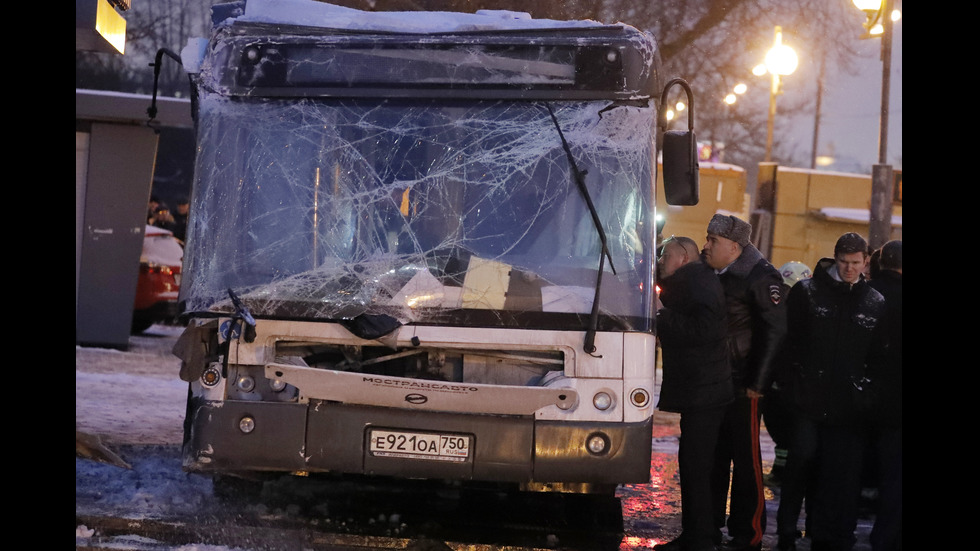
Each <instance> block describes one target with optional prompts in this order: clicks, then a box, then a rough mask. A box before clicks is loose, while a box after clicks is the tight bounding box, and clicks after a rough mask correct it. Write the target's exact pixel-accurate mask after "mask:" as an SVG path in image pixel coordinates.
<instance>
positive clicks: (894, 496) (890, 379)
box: [870, 240, 902, 551]
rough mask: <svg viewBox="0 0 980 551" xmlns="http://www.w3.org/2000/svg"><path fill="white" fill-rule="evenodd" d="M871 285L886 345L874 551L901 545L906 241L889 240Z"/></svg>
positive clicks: (875, 416)
mask: <svg viewBox="0 0 980 551" xmlns="http://www.w3.org/2000/svg"><path fill="white" fill-rule="evenodd" d="M878 251H879V252H880V256H879V257H878V263H879V265H878V267H879V270H878V271H877V272H876V273H875V275H874V276H872V279H871V281H870V285H871V286H872V287H874V288H875V290H877V291H878V292H879V293H881V294H882V296H884V297H885V328H886V329H885V334H886V338H887V341H888V343H887V350H886V352H885V361H884V363H879V364H876V365H873V366H871V367H872V369H871V376H870V379H871V386H872V388H874V389H875V393H876V398H877V400H876V402H875V405H874V408H873V409H872V413H871V441H872V444H873V445H874V451H875V454H876V455H877V460H878V465H877V471H878V480H877V482H878V509H877V511H876V514H875V523H874V527H873V528H872V529H871V548H872V549H873V550H874V551H895V550H898V549H901V548H902V241H901V240H893V241H889V242H888V243H885V244H884V245H883V246H882V247H881V248H880V249H878Z"/></svg>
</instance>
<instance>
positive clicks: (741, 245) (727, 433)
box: [703, 214, 786, 551]
mask: <svg viewBox="0 0 980 551" xmlns="http://www.w3.org/2000/svg"><path fill="white" fill-rule="evenodd" d="M751 234H752V226H751V225H749V223H748V222H745V221H743V220H741V219H739V218H737V217H735V216H731V215H723V214H716V215H714V216H713V217H712V218H711V221H710V222H709V223H708V236H707V239H706V241H705V244H704V252H703V254H704V260H705V262H707V264H708V265H709V266H711V267H712V268H714V269H715V272H716V273H718V277H719V278H720V279H721V284H722V287H723V288H724V289H725V300H726V303H727V305H726V307H727V317H728V330H727V339H728V343H727V345H728V354H729V358H730V362H731V366H732V383H733V385H734V387H735V401H734V402H732V403H731V404H730V405H729V406H728V408H727V410H726V412H725V418H724V419H723V421H722V428H721V437H720V439H719V441H718V447H717V448H716V451H715V467H714V470H713V473H712V482H711V487H712V493H713V494H714V495H713V503H712V506H713V507H714V515H715V525H716V526H717V527H718V528H721V527H722V526H725V524H726V521H725V512H726V503H727V502H728V488H729V482H731V503H730V506H729V507H728V510H729V514H728V520H727V525H728V535H729V536H731V538H732V540H731V541H730V542H729V549H732V550H738V551H742V550H744V551H759V550H760V549H762V536H763V534H764V533H765V531H766V499H765V492H764V486H763V482H762V475H763V473H762V453H761V450H760V447H759V429H760V424H761V419H762V410H761V409H760V404H759V401H760V400H761V399H762V397H763V394H764V392H765V390H766V389H768V388H769V387H770V386H771V384H772V375H773V373H772V372H773V368H774V366H775V359H776V356H777V354H778V353H779V349H780V346H781V345H782V340H783V336H784V334H785V332H786V316H785V307H784V304H783V300H782V292H783V278H782V276H781V275H780V273H779V271H778V270H776V268H774V267H773V265H772V264H770V263H769V261H768V260H766V258H765V257H764V256H763V255H762V253H761V252H759V250H758V249H756V248H755V246H753V245H752V243H751V242H750V241H749V238H750V237H751Z"/></svg>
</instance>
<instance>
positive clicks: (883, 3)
mask: <svg viewBox="0 0 980 551" xmlns="http://www.w3.org/2000/svg"><path fill="white" fill-rule="evenodd" d="M853 2H854V5H855V6H857V7H858V9H860V10H862V11H863V12H864V13H865V14H866V15H867V21H866V22H865V25H864V26H865V28H866V29H867V30H868V32H869V34H868V35H867V37H868V38H870V37H872V36H873V35H872V34H871V29H872V27H873V26H874V25H875V24H876V23H878V22H879V20H881V25H882V29H883V31H882V33H881V113H880V117H879V133H878V164H876V165H874V167H873V168H872V170H871V217H870V223H869V225H868V245H869V246H870V247H871V248H872V249H877V248H878V247H881V246H882V245H884V244H885V242H886V241H888V240H889V239H891V233H892V193H893V189H894V186H895V182H894V180H895V177H894V172H893V170H892V166H891V165H890V164H888V102H889V92H890V89H891V72H892V17H891V11H892V10H891V5H892V0H853Z"/></svg>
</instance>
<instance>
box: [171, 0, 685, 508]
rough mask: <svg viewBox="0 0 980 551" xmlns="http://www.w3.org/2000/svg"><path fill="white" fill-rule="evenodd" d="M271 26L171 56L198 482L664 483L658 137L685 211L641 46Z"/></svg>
mask: <svg viewBox="0 0 980 551" xmlns="http://www.w3.org/2000/svg"><path fill="white" fill-rule="evenodd" d="M266 4H267V3H265V2H262V1H261V0H249V1H248V2H247V3H246V2H234V3H230V4H224V5H217V6H215V8H214V9H213V19H214V21H215V25H214V28H213V32H212V34H211V37H210V38H209V39H208V40H206V41H203V40H202V41H201V42H200V43H199V44H200V47H197V46H195V45H194V44H193V43H192V44H189V45H188V47H187V48H185V50H184V51H183V52H182V54H181V59H182V63H183V65H184V69H185V70H186V71H187V72H188V74H189V75H190V77H191V82H192V91H193V100H192V106H193V111H194V117H195V121H196V136H197V157H196V168H195V179H194V186H193V194H192V206H191V218H190V226H189V229H188V238H187V246H186V251H185V256H184V266H183V282H182V285H181V289H180V304H181V310H182V317H183V319H184V320H186V322H187V328H186V330H185V332H184V333H183V334H182V336H181V337H180V339H179V340H178V343H177V345H176V346H175V349H174V352H175V354H176V355H177V356H178V357H179V358H180V359H181V372H180V375H181V378H182V379H183V380H185V381H188V382H189V394H188V401H187V414H186V419H185V427H184V429H185V430H184V433H185V434H184V444H183V466H184V469H185V470H187V471H189V472H198V473H206V474H210V475H212V476H214V477H215V479H216V480H225V479H227V478H228V477H237V478H249V479H253V480H261V479H262V477H263V476H265V477H268V476H282V475H290V474H291V475H302V476H313V475H316V474H318V473H333V474H356V475H376V476H388V477H398V478H400V479H401V478H404V479H438V480H446V481H454V483H460V484H462V483H467V482H473V483H492V484H495V485H496V484H500V485H503V486H506V487H510V488H513V489H515V490H520V491H529V492H533V491H548V492H571V493H586V494H600V495H612V493H613V492H614V490H615V488H616V486H617V485H619V484H625V483H643V482H647V481H649V476H650V457H651V431H652V422H653V413H654V406H655V404H653V403H652V401H653V393H654V377H655V355H656V353H655V331H654V329H655V328H654V326H653V323H654V319H655V315H654V314H655V311H654V310H655V294H654V287H655V282H654V261H655V258H656V251H655V248H656V233H657V231H656V228H655V224H654V217H655V211H656V208H657V201H658V200H662V199H658V198H657V197H655V190H656V186H655V181H656V171H657V155H658V147H657V142H658V140H659V139H661V137H663V138H665V143H666V146H665V147H666V149H665V151H664V165H665V168H664V170H665V175H666V176H667V177H668V181H667V182H666V184H667V196H668V197H667V199H668V200H670V201H672V202H673V203H676V204H690V202H692V201H693V202H696V201H697V161H696V156H695V155H694V146H693V144H694V136H693V130H692V129H691V128H689V129H688V130H686V131H670V132H666V133H664V132H662V129H660V131H658V129H659V128H660V127H659V126H658V117H657V115H658V104H659V102H660V101H661V98H660V97H659V94H660V93H661V91H663V94H664V97H666V93H667V90H668V89H669V88H670V87H671V84H673V83H680V84H682V85H683V87H684V88H685V89H687V92H688V94H689V95H690V89H689V88H688V87H687V85H686V83H684V82H683V81H679V80H675V81H671V83H670V84H667V85H666V87H665V85H664V83H663V82H662V81H661V75H660V74H659V54H658V52H657V48H656V43H655V42H654V40H653V38H652V36H651V35H650V34H649V33H645V32H641V31H639V30H637V29H635V28H632V27H630V26H627V25H622V24H618V25H604V24H599V23H596V22H594V21H551V20H535V19H532V18H529V17H527V15H526V14H514V13H511V12H506V13H501V12H496V11H493V12H477V13H475V14H458V16H459V17H458V18H457V19H453V18H451V17H449V16H448V15H447V14H440V17H439V18H433V20H432V21H431V22H427V20H426V19H425V14H424V12H413V13H411V14H405V13H403V14H401V15H402V17H401V18H399V17H397V16H398V14H391V13H366V12H358V11H356V10H349V9H346V8H337V7H334V6H330V5H328V4H323V3H319V2H312V1H309V0H292V1H291V2H285V1H279V2H275V3H268V4H271V6H266ZM293 5H296V6H308V7H309V8H310V10H309V12H308V13H305V14H303V15H302V17H296V18H294V19H295V20H291V19H290V15H291V14H290V13H289V12H288V10H285V11H284V10H283V6H286V7H289V6H293ZM277 10H278V11H277ZM273 12H275V13H273ZM405 21H412V24H411V25H407V24H404V22H405ZM399 25H404V27H405V28H401V27H400V26H399ZM690 122H693V115H691V119H690ZM689 126H690V124H689ZM664 134H665V135H664Z"/></svg>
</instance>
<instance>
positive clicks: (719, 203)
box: [657, 161, 750, 245]
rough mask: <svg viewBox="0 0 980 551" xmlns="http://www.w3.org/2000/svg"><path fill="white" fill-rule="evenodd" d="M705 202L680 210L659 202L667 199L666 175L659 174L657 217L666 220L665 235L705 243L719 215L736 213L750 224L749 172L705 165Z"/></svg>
mask: <svg viewBox="0 0 980 551" xmlns="http://www.w3.org/2000/svg"><path fill="white" fill-rule="evenodd" d="M699 172H700V182H701V199H700V201H699V202H698V204H697V205H694V206H690V207H676V206H670V205H667V204H666V203H665V202H662V201H660V200H659V198H662V197H664V182H663V174H662V172H658V175H657V198H658V203H657V216H658V217H661V216H662V217H664V219H665V220H666V222H665V224H664V229H663V232H662V233H663V236H664V237H665V238H666V237H669V236H671V235H683V236H685V237H690V238H691V239H693V240H695V241H696V242H697V243H698V244H699V245H700V244H703V243H704V238H705V235H706V233H705V231H706V230H707V228H708V222H709V221H710V220H711V217H712V216H714V215H715V213H718V212H720V213H722V214H733V215H735V216H737V217H739V218H741V219H743V220H745V221H746V222H748V221H749V214H750V212H749V210H750V199H749V195H748V193H746V180H745V179H746V174H745V169H743V168H742V167H740V166H736V165H730V164H725V163H708V162H703V161H702V162H701V166H700V171H699Z"/></svg>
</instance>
